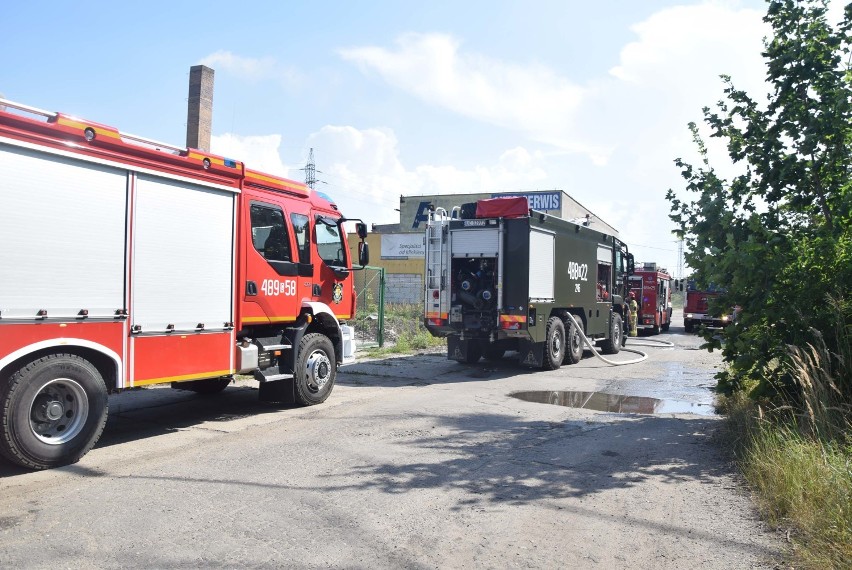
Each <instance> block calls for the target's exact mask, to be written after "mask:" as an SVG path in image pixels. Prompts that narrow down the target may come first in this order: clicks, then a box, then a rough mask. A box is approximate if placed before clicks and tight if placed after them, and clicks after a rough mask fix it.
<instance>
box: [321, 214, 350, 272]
mask: <svg viewBox="0 0 852 570" xmlns="http://www.w3.org/2000/svg"><path fill="white" fill-rule="evenodd" d="M316 234H317V251H318V252H319V256H320V258H321V259H322V260H323V261H324V262H325V263H326V264H327V265H331V266H334V267H346V247H345V245H344V242H343V235H342V232H341V231H340V226H339V225H337V220H334V219H332V218H327V217H325V216H317V223H316Z"/></svg>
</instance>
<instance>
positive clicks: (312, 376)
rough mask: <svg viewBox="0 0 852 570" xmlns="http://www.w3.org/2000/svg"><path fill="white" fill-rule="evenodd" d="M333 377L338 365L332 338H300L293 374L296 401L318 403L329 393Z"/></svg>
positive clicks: (309, 335)
mask: <svg viewBox="0 0 852 570" xmlns="http://www.w3.org/2000/svg"><path fill="white" fill-rule="evenodd" d="M336 377H337V364H336V363H335V360H334V346H333V345H332V344H331V339H329V338H328V337H327V336H325V335H324V334H322V333H310V334H306V335H305V336H303V337H302V340H301V342H299V358H298V359H297V360H296V371H295V374H294V375H293V379H294V381H295V386H296V390H295V392H296V402H297V403H299V404H301V405H303V406H312V405H314V404H321V403H322V402H324V401H325V399H326V398H328V395H329V394H331V389H332V388H333V387H334V379H335V378H336Z"/></svg>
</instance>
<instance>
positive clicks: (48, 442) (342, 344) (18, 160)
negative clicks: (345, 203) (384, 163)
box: [0, 100, 368, 469]
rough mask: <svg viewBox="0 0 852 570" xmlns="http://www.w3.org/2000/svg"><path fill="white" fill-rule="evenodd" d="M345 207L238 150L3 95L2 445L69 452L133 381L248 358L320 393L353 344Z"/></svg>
mask: <svg viewBox="0 0 852 570" xmlns="http://www.w3.org/2000/svg"><path fill="white" fill-rule="evenodd" d="M344 221H346V220H345V218H344V217H343V216H342V215H341V214H340V212H338V210H337V207H336V206H335V205H334V204H333V203H332V202H331V201H330V199H328V198H327V197H326V196H324V195H322V194H320V193H318V192H314V191H312V190H311V189H310V188H308V187H307V186H305V185H304V184H301V183H298V182H293V181H290V180H285V179H283V178H279V177H277V176H270V175H268V174H262V173H260V172H256V171H254V170H250V169H248V168H246V166H245V165H244V164H243V163H242V162H239V161H236V160H231V159H228V158H224V157H221V156H215V155H212V154H209V153H206V152H202V151H199V150H195V149H186V148H178V147H174V146H171V145H168V144H163V143H159V142H156V141H152V140H147V139H143V138H140V137H137V136H134V135H129V134H126V133H122V132H119V131H117V130H116V129H114V128H112V127H108V126H105V125H101V124H98V123H93V122H91V121H87V120H81V119H76V118H73V117H70V116H67V115H64V114H61V113H52V112H47V111H41V110H39V109H35V108H32V107H28V106H25V105H20V104H17V103H12V102H10V101H5V100H0V268H2V270H0V454H2V455H3V456H5V457H6V458H7V459H9V460H11V461H12V462H14V463H17V464H20V465H23V466H26V467H30V468H35V469H43V468H48V467H54V466H58V465H65V464H68V463H73V462H75V461H77V460H78V459H80V457H82V456H83V455H84V454H85V453H86V452H88V451H89V450H90V449H91V448H92V446H93V445H94V444H95V442H96V441H97V439H98V437H99V436H100V434H101V431H102V430H103V427H104V424H105V422H106V417H107V394H108V393H110V392H112V391H117V390H122V389H126V388H132V387H137V386H146V385H151V384H162V383H172V386H173V387H177V388H184V389H188V390H192V391H195V392H203V393H212V392H218V391H220V390H222V389H224V388H225V387H226V386H227V385H228V383H229V382H230V381H231V379H232V378H233V376H234V375H235V374H252V375H254V377H255V379H257V380H258V381H259V382H260V397H261V398H262V399H264V400H268V401H276V402H294V403H298V404H302V405H311V404H318V403H320V402H323V401H324V400H325V399H326V398H327V397H328V395H329V393H330V392H331V390H332V387H333V386H334V381H335V375H336V370H337V367H338V365H339V364H340V363H341V362H342V361H343V360H344V358H348V357H350V356H351V355H350V354H345V348H346V347H350V348H351V345H352V343H351V342H348V339H349V336H348V333H350V332H351V330H350V329H349V328H348V327H345V326H341V324H340V321H341V320H345V319H350V318H352V317H353V316H354V312H355V294H354V289H353V279H352V275H351V271H352V267H353V264H352V261H351V260H350V259H349V255H348V252H349V248H348V246H347V236H346V232H345V231H344V229H343V225H342V224H343V222H344ZM357 222H358V223H357V224H356V228H357V233H358V235H359V237H360V238H361V243H362V245H361V246H360V247H359V252H360V253H359V256H360V259H359V260H358V263H359V264H360V265H362V266H363V265H365V264H366V263H367V255H368V254H367V248H366V244H365V243H364V242H363V239H364V237H366V233H367V230H366V225H365V224H364V223H363V222H361V221H360V220H357Z"/></svg>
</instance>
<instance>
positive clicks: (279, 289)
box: [260, 279, 296, 297]
mask: <svg viewBox="0 0 852 570" xmlns="http://www.w3.org/2000/svg"><path fill="white" fill-rule="evenodd" d="M260 290H261V291H263V294H264V295H266V296H268V297H277V296H279V295H284V296H286V297H294V296H295V295H296V280H295V279H287V280H285V281H278V280H277V279H264V280H263V282H262V283H261V284H260Z"/></svg>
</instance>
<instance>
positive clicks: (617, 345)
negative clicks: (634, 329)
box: [601, 313, 624, 354]
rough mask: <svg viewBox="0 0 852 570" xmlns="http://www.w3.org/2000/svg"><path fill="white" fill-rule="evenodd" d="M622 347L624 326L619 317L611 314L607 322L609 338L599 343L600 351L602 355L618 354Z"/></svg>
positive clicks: (616, 314)
mask: <svg viewBox="0 0 852 570" xmlns="http://www.w3.org/2000/svg"><path fill="white" fill-rule="evenodd" d="M623 345H624V325H623V323H622V321H621V315H619V314H618V313H613V314H612V319H611V320H610V322H609V338H607V339H605V340H604V341H603V342H602V343H601V351H602V352H603V353H604V354H618V353H619V351H620V350H621V347H622V346H623Z"/></svg>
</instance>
